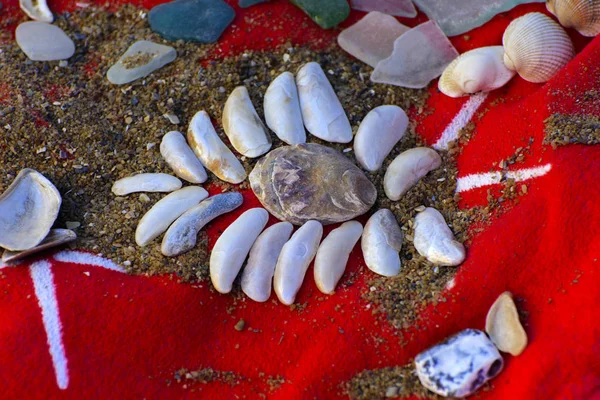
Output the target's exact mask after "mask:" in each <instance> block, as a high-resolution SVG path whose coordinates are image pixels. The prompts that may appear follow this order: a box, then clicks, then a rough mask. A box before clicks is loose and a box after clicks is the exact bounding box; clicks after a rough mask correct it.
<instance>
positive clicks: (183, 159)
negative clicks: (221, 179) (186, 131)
mask: <svg viewBox="0 0 600 400" xmlns="http://www.w3.org/2000/svg"><path fill="white" fill-rule="evenodd" d="M160 154H161V155H162V156H163V158H164V159H165V161H166V162H167V164H169V167H171V169H172V170H173V172H175V175H177V176H178V177H180V178H181V179H185V180H186V181H188V182H191V183H203V182H205V181H206V179H208V176H207V175H206V171H205V170H204V167H203V166H202V163H201V162H200V160H199V159H198V157H196V155H195V154H194V152H193V151H192V149H191V148H190V146H188V144H187V142H186V141H185V138H184V137H183V135H182V134H181V133H179V132H177V131H171V132H169V133H167V134H166V135H165V136H163V138H162V141H161V142H160Z"/></svg>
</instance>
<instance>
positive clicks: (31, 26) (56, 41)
mask: <svg viewBox="0 0 600 400" xmlns="http://www.w3.org/2000/svg"><path fill="white" fill-rule="evenodd" d="M15 39H16V41H17V44H18V45H19V47H20V48H21V50H23V53H25V55H26V56H27V57H29V59H31V60H33V61H54V60H66V59H67V58H70V57H71V56H72V55H73V54H75V43H73V41H72V40H71V39H70V38H69V37H68V36H67V34H66V33H64V32H63V30H62V29H60V28H59V27H58V26H55V25H50V24H48V23H46V22H40V21H29V22H23V23H22V24H20V25H19V26H17V29H16V31H15Z"/></svg>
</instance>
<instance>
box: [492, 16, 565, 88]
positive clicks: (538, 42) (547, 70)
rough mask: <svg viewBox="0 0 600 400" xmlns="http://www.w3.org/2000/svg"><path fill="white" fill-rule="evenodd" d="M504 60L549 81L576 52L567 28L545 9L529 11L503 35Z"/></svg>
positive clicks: (519, 70)
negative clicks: (553, 18)
mask: <svg viewBox="0 0 600 400" xmlns="http://www.w3.org/2000/svg"><path fill="white" fill-rule="evenodd" d="M502 43H503V44H504V51H505V54H504V64H506V66H507V67H508V68H509V69H512V70H516V71H517V73H518V74H519V75H521V77H522V78H523V79H525V80H526V81H529V82H537V83H539V82H546V81H548V80H550V79H551V78H552V77H553V76H554V75H555V74H556V73H557V72H558V71H559V70H560V69H562V68H563V67H564V66H565V65H567V63H568V62H569V61H571V59H572V58H573V56H574V55H575V51H574V49H573V43H571V39H570V38H569V36H568V35H567V33H566V32H565V30H564V29H563V28H562V27H561V26H560V25H558V24H557V23H556V22H554V21H553V20H552V19H551V18H550V17H548V16H546V15H544V14H542V13H537V12H536V13H529V14H525V15H523V16H522V17H519V18H517V19H515V20H514V21H513V22H511V23H510V25H508V28H506V31H504V36H503V38H502Z"/></svg>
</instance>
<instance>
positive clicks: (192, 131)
mask: <svg viewBox="0 0 600 400" xmlns="http://www.w3.org/2000/svg"><path fill="white" fill-rule="evenodd" d="M187 140H188V143H189V144H190V147H191V148H192V150H194V153H195V154H196V156H197V157H198V158H199V159H200V161H202V164H203V165H204V166H205V167H206V168H208V170H209V171H210V172H212V173H213V174H215V175H216V176H217V177H218V178H219V179H221V180H222V181H225V182H229V183H234V184H237V183H241V182H242V181H243V180H244V179H246V171H245V170H244V167H243V166H242V164H241V163H240V161H239V160H238V159H237V158H236V157H235V155H233V153H232V152H231V150H229V148H228V147H227V146H225V143H223V141H222V140H221V139H220V138H219V135H217V132H216V131H215V128H214V127H213V124H212V122H210V117H209V116H208V114H207V113H206V111H200V112H197V113H196V115H194V118H192V121H191V122H190V126H189V128H188V132H187Z"/></svg>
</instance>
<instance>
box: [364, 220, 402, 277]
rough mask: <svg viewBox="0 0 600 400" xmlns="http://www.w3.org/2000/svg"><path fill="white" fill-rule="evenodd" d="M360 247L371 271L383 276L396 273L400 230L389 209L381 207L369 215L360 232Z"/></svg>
mask: <svg viewBox="0 0 600 400" xmlns="http://www.w3.org/2000/svg"><path fill="white" fill-rule="evenodd" d="M361 248H362V252H363V257H364V259H365V264H367V267H368V268H369V269H370V270H371V271H373V272H375V273H376V274H379V275H383V276H395V275H398V273H399V272H400V267H401V263H400V250H401V249H402V231H401V230H400V226H398V221H396V217H394V214H392V212H391V211H390V210H388V209H387V208H382V209H381V210H379V211H377V212H376V213H374V214H373V215H371V218H369V220H368V221H367V224H366V225H365V229H364V231H363V234H362V240H361Z"/></svg>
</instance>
